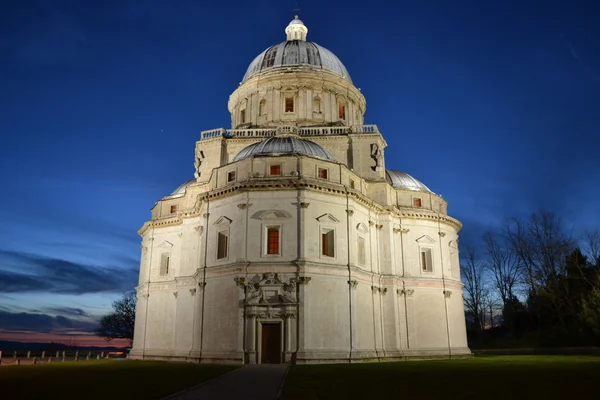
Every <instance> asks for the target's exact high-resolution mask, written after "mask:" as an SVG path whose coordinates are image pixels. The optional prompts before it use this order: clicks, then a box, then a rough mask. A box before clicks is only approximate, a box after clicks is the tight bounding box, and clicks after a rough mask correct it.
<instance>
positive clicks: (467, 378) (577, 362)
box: [281, 356, 600, 400]
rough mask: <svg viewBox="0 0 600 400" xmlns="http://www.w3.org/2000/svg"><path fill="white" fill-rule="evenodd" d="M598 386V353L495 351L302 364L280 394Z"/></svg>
mask: <svg viewBox="0 0 600 400" xmlns="http://www.w3.org/2000/svg"><path fill="white" fill-rule="evenodd" d="M598 388H600V357H597V356H596V357H595V356H493V357H478V358H472V359H463V360H440V361H409V362H393V363H378V364H338V365H298V366H293V367H291V368H290V370H289V371H288V375H287V378H286V380H285V386H284V388H283V393H282V397H281V398H282V399H283V400H289V399H358V398H361V399H362V398H364V399H375V398H379V399H400V398H404V399H410V400H414V399H457V398H460V399H485V400H488V399H544V400H546V399H570V398H574V399H577V398H598V397H597V396H600V395H599V394H598V393H599V389H598ZM379 396H385V397H379ZM590 396H592V397H590Z"/></svg>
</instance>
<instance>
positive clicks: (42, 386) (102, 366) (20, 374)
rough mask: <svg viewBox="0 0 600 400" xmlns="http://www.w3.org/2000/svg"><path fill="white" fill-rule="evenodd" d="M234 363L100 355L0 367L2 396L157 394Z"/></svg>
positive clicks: (127, 396) (141, 396)
mask: <svg viewBox="0 0 600 400" xmlns="http://www.w3.org/2000/svg"><path fill="white" fill-rule="evenodd" d="M235 368H237V367H236V366H229V365H212V364H188V363H167V362H162V361H132V360H101V361H81V362H65V363H54V364H44V365H20V366H7V367H0V399H45V400H47V399H78V400H80V399H111V400H112V399H128V400H133V399H160V398H161V397H164V396H166V395H169V394H171V393H175V392H178V391H180V390H182V389H185V388H187V387H190V386H194V385H196V384H198V383H200V382H202V381H205V380H207V379H210V378H213V377H215V376H218V375H221V374H223V373H225V372H228V371H231V370H233V369H235Z"/></svg>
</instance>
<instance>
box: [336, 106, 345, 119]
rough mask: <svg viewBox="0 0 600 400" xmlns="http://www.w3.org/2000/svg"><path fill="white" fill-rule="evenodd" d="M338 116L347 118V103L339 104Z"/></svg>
mask: <svg viewBox="0 0 600 400" xmlns="http://www.w3.org/2000/svg"><path fill="white" fill-rule="evenodd" d="M338 117H339V119H346V104H344V103H340V104H339V105H338Z"/></svg>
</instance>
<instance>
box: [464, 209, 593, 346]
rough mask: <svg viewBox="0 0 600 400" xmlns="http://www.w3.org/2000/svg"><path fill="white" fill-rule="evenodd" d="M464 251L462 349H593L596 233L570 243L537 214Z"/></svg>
mask: <svg viewBox="0 0 600 400" xmlns="http://www.w3.org/2000/svg"><path fill="white" fill-rule="evenodd" d="M483 242H484V245H483V246H482V249H481V250H478V251H476V250H475V248H474V247H472V246H466V247H465V248H464V249H463V252H462V258H461V273H462V280H463V283H464V284H465V287H464V300H465V311H466V316H467V326H468V335H469V342H470V345H471V346H472V347H477V346H490V345H500V346H502V345H508V346H511V345H519V344H523V345H528V346H578V345H599V344H600V230H599V229H596V230H593V231H587V232H585V233H584V234H583V235H581V236H575V235H574V234H573V233H572V232H570V231H569V230H568V229H567V228H566V227H565V226H564V224H563V222H562V221H561V219H560V218H558V217H557V216H556V215H555V214H553V213H551V212H548V211H540V212H537V213H534V214H532V215H531V216H530V217H528V218H523V219H520V218H512V219H510V220H507V221H506V223H505V224H504V226H503V227H502V228H501V229H499V231H497V232H489V233H486V234H485V235H484V238H483Z"/></svg>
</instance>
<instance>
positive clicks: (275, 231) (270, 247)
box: [267, 227, 279, 254]
mask: <svg viewBox="0 0 600 400" xmlns="http://www.w3.org/2000/svg"><path fill="white" fill-rule="evenodd" d="M267 254H279V228H278V227H271V228H268V229H267Z"/></svg>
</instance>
